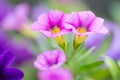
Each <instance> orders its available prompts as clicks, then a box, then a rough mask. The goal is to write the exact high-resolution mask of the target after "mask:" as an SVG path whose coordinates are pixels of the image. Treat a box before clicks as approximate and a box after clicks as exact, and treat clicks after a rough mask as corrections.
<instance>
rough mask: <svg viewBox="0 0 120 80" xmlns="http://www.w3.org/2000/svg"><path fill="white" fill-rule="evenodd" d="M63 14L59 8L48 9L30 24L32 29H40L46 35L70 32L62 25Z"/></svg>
mask: <svg viewBox="0 0 120 80" xmlns="http://www.w3.org/2000/svg"><path fill="white" fill-rule="evenodd" d="M64 18H65V14H64V13H63V12H61V11H59V10H55V11H50V12H48V13H45V14H42V15H40V16H39V17H38V20H37V21H36V22H34V23H33V24H32V26H31V27H32V30H35V31H40V32H41V33H43V34H44V35H46V36H47V37H57V36H61V35H63V34H66V33H69V32H71V31H70V30H67V29H66V28H65V27H64V25H63V22H64Z"/></svg>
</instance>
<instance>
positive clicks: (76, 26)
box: [31, 10, 108, 48]
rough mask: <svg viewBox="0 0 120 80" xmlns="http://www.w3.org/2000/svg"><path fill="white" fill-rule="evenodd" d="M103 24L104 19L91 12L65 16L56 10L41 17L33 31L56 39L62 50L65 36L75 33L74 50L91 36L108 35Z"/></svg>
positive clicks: (34, 25) (33, 25) (34, 24)
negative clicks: (96, 34)
mask: <svg viewBox="0 0 120 80" xmlns="http://www.w3.org/2000/svg"><path fill="white" fill-rule="evenodd" d="M103 22H104V19H102V18H100V17H97V16H96V15H95V14H94V13H93V12H91V11H82V12H73V13H71V14H65V13H63V12H61V11H59V10H55V11H50V12H48V13H45V14H42V15H40V16H39V17H38V20H37V21H36V22H34V23H33V24H32V26H31V27H32V30H34V31H39V32H41V33H42V34H44V35H45V36H47V37H50V38H52V37H54V38H55V40H56V41H57V43H58V44H59V45H60V46H61V47H62V48H64V46H65V41H64V40H63V35H64V34H67V33H71V32H73V33H74V34H75V36H74V41H73V43H74V48H77V47H78V46H79V45H80V44H81V43H82V42H84V40H85V39H86V37H87V36H88V35H89V34H94V33H100V34H106V33H108V30H107V29H106V27H105V26H104V25H103Z"/></svg>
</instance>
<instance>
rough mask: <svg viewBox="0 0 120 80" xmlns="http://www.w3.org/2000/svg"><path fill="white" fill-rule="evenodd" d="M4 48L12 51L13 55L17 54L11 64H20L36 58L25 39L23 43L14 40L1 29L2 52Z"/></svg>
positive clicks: (0, 46)
mask: <svg viewBox="0 0 120 80" xmlns="http://www.w3.org/2000/svg"><path fill="white" fill-rule="evenodd" d="M25 42H26V41H25ZM4 50H10V51H12V53H13V55H14V56H15V60H14V61H13V63H12V64H11V65H12V66H20V65H22V64H23V63H25V62H27V61H29V60H32V59H33V58H34V55H33V54H32V51H30V49H29V47H28V45H27V44H26V43H23V41H22V43H20V42H15V41H12V39H11V38H10V37H8V36H7V35H6V34H5V33H3V32H1V31H0V53H2V52H3V51H4Z"/></svg>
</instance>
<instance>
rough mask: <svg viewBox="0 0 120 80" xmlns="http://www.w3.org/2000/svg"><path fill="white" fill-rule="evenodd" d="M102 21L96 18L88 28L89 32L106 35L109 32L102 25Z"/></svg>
mask: <svg viewBox="0 0 120 80" xmlns="http://www.w3.org/2000/svg"><path fill="white" fill-rule="evenodd" d="M103 22H104V20H103V19H102V18H99V17H96V19H95V20H94V21H93V23H92V24H91V26H90V27H89V30H90V31H92V32H94V33H102V34H106V33H108V32H109V31H108V30H107V28H105V26H104V25H103Z"/></svg>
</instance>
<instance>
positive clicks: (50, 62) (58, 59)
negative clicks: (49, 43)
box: [34, 50, 66, 70]
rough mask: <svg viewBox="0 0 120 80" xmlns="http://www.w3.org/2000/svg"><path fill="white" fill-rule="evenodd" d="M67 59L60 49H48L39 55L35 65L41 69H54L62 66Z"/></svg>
mask: <svg viewBox="0 0 120 80" xmlns="http://www.w3.org/2000/svg"><path fill="white" fill-rule="evenodd" d="M65 61H66V56H65V54H64V53H63V52H62V51H60V50H52V51H46V52H43V53H41V54H40V55H38V57H37V59H36V61H35V62H34V66H35V67H36V68H38V69H39V70H47V69H54V68H58V67H60V66H61V65H62V64H64V63H65Z"/></svg>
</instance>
